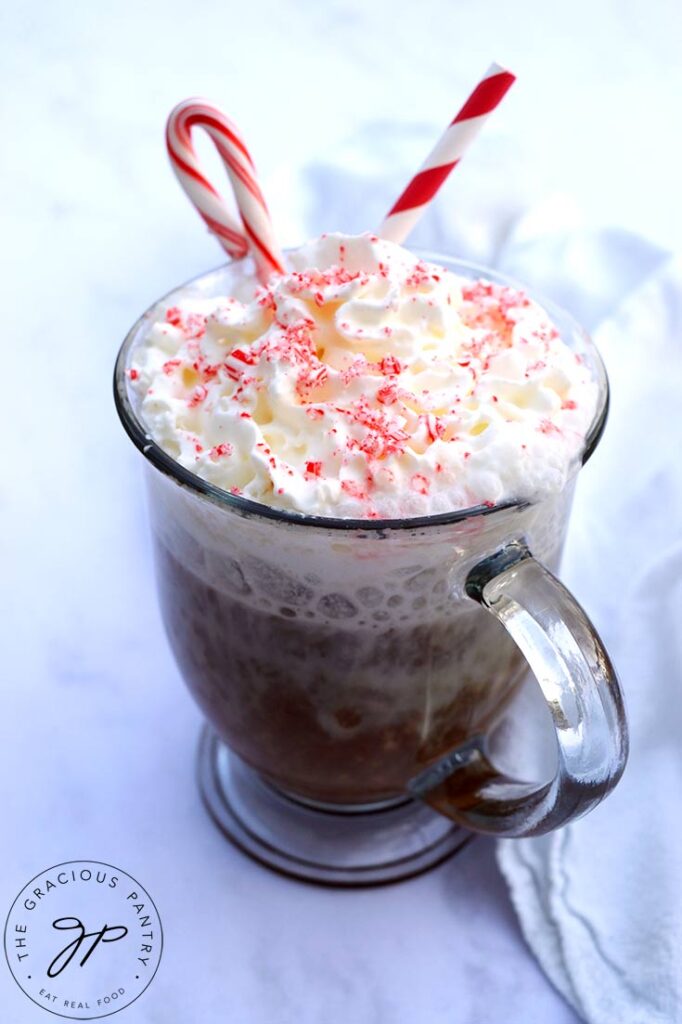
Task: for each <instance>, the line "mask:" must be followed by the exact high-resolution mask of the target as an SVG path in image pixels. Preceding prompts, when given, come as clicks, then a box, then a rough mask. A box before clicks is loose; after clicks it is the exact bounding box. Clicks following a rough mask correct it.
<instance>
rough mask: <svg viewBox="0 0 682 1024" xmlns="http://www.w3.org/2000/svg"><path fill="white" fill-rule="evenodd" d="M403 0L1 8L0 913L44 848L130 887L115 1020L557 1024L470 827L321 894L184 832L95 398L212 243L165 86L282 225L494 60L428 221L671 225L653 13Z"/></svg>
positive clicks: (404, 139)
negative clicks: (440, 860) (233, 143)
mask: <svg viewBox="0 0 682 1024" xmlns="http://www.w3.org/2000/svg"><path fill="white" fill-rule="evenodd" d="M420 10H421V11H422V12H423V13H422V14H421V15H420V17H419V19H418V21H416V22H415V21H414V19H413V18H409V19H408V18H407V16H406V15H405V17H404V20H403V15H402V14H401V15H400V16H397V15H396V14H395V13H391V12H392V11H394V8H393V7H392V6H391V5H389V4H388V3H387V2H381V3H375V4H373V5H370V7H369V9H367V6H366V5H365V4H363V3H361V2H360V0H352V2H349V3H340V2H339V3H330V4H327V5H316V4H312V3H310V4H304V3H302V2H298V3H289V4H286V5H283V4H277V3H276V2H275V0H260V2H259V3H257V4H251V5H243V6H242V5H241V4H239V5H238V4H235V3H230V2H227V3H222V4H217V3H207V2H205V0H196V2H195V3H193V4H192V5H191V6H190V7H185V6H184V5H182V4H180V3H178V2H176V0H166V2H165V3H163V4H162V3H160V2H152V3H150V4H145V5H139V4H133V3H132V2H122V3H118V4H87V3H85V2H73V3H66V2H56V3H47V2H45V3H39V2H37V0H33V2H29V3H25V4H22V5H15V6H14V7H13V8H12V9H9V8H8V9H6V11H5V12H4V14H3V15H2V26H0V27H1V29H2V30H1V31H0V56H1V62H0V66H1V67H2V69H3V70H2V75H3V79H4V81H3V105H2V110H1V111H0V125H1V127H2V134H3V139H4V140H5V143H6V147H5V153H4V156H3V162H2V167H1V168H0V180H1V183H2V189H1V191H0V195H1V196H2V204H3V207H4V211H3V224H4V227H3V244H2V246H0V260H1V261H2V264H1V270H2V280H3V283H4V289H3V302H2V315H3V335H4V341H3V362H4V373H3V402H4V405H5V410H6V412H5V417H4V426H3V430H2V439H3V445H2V451H3V462H4V472H3V474H2V477H1V478H0V514H1V515H2V524H3V529H2V533H1V535H0V537H1V540H0V547H1V550H2V566H3V568H2V576H1V584H0V586H1V588H2V589H1V592H0V600H1V602H2V617H1V618H0V634H1V639H0V643H1V649H2V652H3V659H2V661H3V683H4V685H3V702H4V708H3V714H2V716H1V717H0V730H1V732H0V737H1V742H0V778H1V780H2V782H1V786H2V792H1V799H2V805H3V815H4V824H5V828H4V829H3V839H2V849H1V854H0V857H1V860H0V864H1V867H2V871H1V873H0V913H2V912H3V908H9V905H10V903H11V901H12V899H13V898H14V896H15V895H16V893H17V892H18V891H19V889H20V888H21V887H22V886H23V884H24V883H25V882H26V881H27V880H28V879H29V878H30V877H31V876H32V875H34V874H35V873H37V872H38V871H40V870H41V869H43V868H45V867H47V866H48V865H50V864H53V863H56V862H59V861H63V860H69V859H73V858H91V859H100V860H104V861H109V862H111V863H114V864H120V866H121V867H122V868H124V869H125V870H127V871H128V872H130V873H131V874H132V875H134V876H137V877H139V879H140V881H141V882H142V883H143V884H144V885H146V886H147V888H148V889H149V890H150V892H151V894H152V896H153V897H154V899H155V900H156V902H157V905H158V907H159V910H160V913H161V917H162V920H163V922H164V926H165V938H166V946H165V952H164V958H163V961H162V965H161V968H160V971H159V973H158V975H157V977H156V979H155V981H154V982H153V984H152V986H151V988H150V989H149V990H148V992H147V993H146V994H145V995H144V996H143V997H142V999H140V1000H139V1002H138V1003H136V1004H135V1005H134V1006H132V1007H131V1008H130V1009H128V1010H126V1011H125V1012H124V1015H123V1016H121V1017H120V1018H117V1019H121V1020H127V1021H130V1022H131V1024H136V1022H144V1024H152V1022H156V1021H159V1022H160V1021H163V1022H164V1024H180V1022H185V1021H189V1020H202V1021H205V1022H206V1024H213V1022H218V1021H223V1020H229V1021H244V1020H249V1021H255V1022H261V1021H262V1022H268V1024H270V1022H273V1021H276V1022H278V1024H279V1022H282V1024H285V1022H290V1021H291V1022H294V1021H295V1022H297V1024H306V1022H308V1021H310V1022H313V1021H315V1022H316V1024H317V1022H329V1024H336V1022H342V1021H343V1022H345V1021H347V1020H353V1021H357V1022H358V1024H370V1022H371V1024H374V1022H377V1024H378V1022H382V1021H391V1022H403V1021H404V1022H407V1021H413V1020H420V1021H424V1022H425V1024H441V1022H442V1024H446V1022H460V1021H461V1022H466V1024H469V1022H475V1024H487V1022H490V1024H497V1022H498V1021H500V1020H502V1019H504V1020H505V1022H508V1024H515V1022H518V1024H532V1022H535V1021H538V1022H540V1021H542V1022H543V1024H568V1022H572V1021H575V1020H577V1018H576V1017H575V1015H574V1013H573V1012H572V1011H571V1010H570V1009H569V1008H568V1007H567V1006H566V1005H565V1004H564V1003H563V1001H562V1000H561V998H560V997H559V996H558V995H557V994H556V992H555V991H554V990H553V989H552V988H551V986H550V985H549V983H548V982H547V981H546V979H545V977H544V975H543V974H542V973H541V972H540V969H539V968H538V967H537V965H536V963H535V961H534V960H533V958H532V957H531V955H530V953H529V952H528V950H527V948H526V946H525V945H524V943H523V940H522V939H521V936H520V932H519V929H518V926H517V923H516V920H515V918H514V916H513V913H512V910H511V907H510V903H509V900H508V897H507V894H506V891H505V888H504V885H503V882H502V880H501V878H500V876H499V874H498V871H497V868H496V867H495V864H494V859H493V851H492V846H491V845H490V844H489V843H488V842H486V841H483V840H477V841H476V842H475V843H473V844H472V845H471V846H470V847H469V848H468V849H467V850H466V851H465V852H464V853H462V854H461V855H460V856H459V857H458V858H456V859H455V860H453V861H451V862H450V863H448V864H446V865H444V866H442V867H440V868H439V869H437V870H436V871H434V872H432V873H431V874H430V875H428V876H425V877H422V878H420V879H417V880H415V881H412V882H409V883H404V884H401V885H399V886H393V887H389V888H386V889H380V890H376V891H370V892H363V893H344V892H332V891H324V890H318V889H315V888H309V887H306V886H304V885H299V884H297V883H294V882H287V881H285V880H283V879H281V878H278V877H276V876H274V875H271V874H269V873H268V872H266V871H265V870H263V869H261V868H259V867H257V866H256V865H254V864H252V863H250V862H249V861H247V860H246V859H245V858H244V857H242V856H241V855H240V854H238V853H237V852H235V851H234V850H232V849H231V848H230V847H229V846H228V845H227V844H226V843H225V842H224V841H223V839H222V838H221V836H220V835H219V834H218V833H217V831H216V830H215V829H214V827H213V825H212V824H211V823H210V822H209V821H208V819H207V817H206V816H205V814H204V812H203V810H202V808H201V806H200V803H199V799H198V796H197V793H196V790H195V786H194V781H193V777H192V765H193V757H194V747H195V741H196V737H197V732H198V728H199V715H198V713H197V711H196V710H195V709H194V706H193V705H192V703H191V701H190V698H189V696H188V695H187V694H186V693H185V691H184V689H183V686H182V683H181V681H180V679H179V676H178V673H177V671H176V669H175V667H174V665H173V663H172V660H171V657H170V654H169V652H168V651H167V648H166V643H165V640H164V637H163V634H162V630H161V625H160V620H159V616H158V612H157V609H156V598H155V593H154V587H153V582H152V575H151V565H150V554H149V542H148V535H147V528H146V522H145V510H144V505H143V501H142V490H141V486H140V482H141V481H140V467H139V464H138V457H137V456H136V453H135V452H134V451H133V449H132V446H131V445H130V444H129V443H128V442H127V440H126V439H125V437H124V435H123V433H122V431H121V429H120V427H119V424H118V422H117V420H116V417H115V413H114V410H113V404H112V401H111V397H110V375H111V367H112V363H113V358H114V355H115V351H116V348H117V345H118V343H119V341H120V339H121V338H122V336H123V334H124V332H125V330H126V328H127V327H128V326H129V324H130V322H131V321H132V320H133V319H134V318H135V316H136V315H137V314H138V312H140V310H141V309H142V308H144V307H145V306H146V305H147V304H148V303H149V302H150V301H151V300H152V299H154V298H155V297H156V296H157V295H158V294H160V293H162V292H163V291H165V290H167V289H168V288H169V287H170V286H172V285H174V284H176V283H177V282H178V281H179V280H182V279H184V278H186V277H188V276H191V275H193V274H194V273H196V272H197V271H199V270H201V269H204V268H205V267H207V266H209V265H212V264H215V263H217V262H219V259H220V257H219V252H218V250H217V248H216V246H215V243H214V242H213V241H212V240H211V239H210V238H209V237H208V236H206V235H205V234H204V233H203V231H202V230H201V228H200V226H199V223H198V221H197V220H196V219H195V217H194V214H193V212H192V211H191V209H190V208H189V206H188V205H187V204H186V202H185V201H184V199H183V198H182V197H181V196H180V193H179V191H178V189H177V185H176V184H175V182H174V180H173V178H172V176H171V174H170V172H169V171H168V168H167V166H166V158H165V154H164V151H163V148H162V134H161V133H162V125H163V121H164V118H165V115H166V113H167V111H168V109H169V108H170V107H171V106H172V104H173V103H174V102H175V101H176V100H178V99H180V98H182V97H184V96H185V95H187V94H191V93H204V94H207V95H210V96H212V97H214V98H215V100H216V101H217V102H218V103H220V104H222V105H224V106H225V107H226V109H228V110H229V111H230V112H231V113H232V114H233V115H234V116H235V117H236V118H237V119H238V121H239V122H240V123H241V124H242V126H243V127H244V130H245V132H246V134H247V135H248V138H249V141H250V142H251V145H252V148H253V150H254V152H255V154H256V158H257V161H258V164H259V166H260V167H261V168H262V170H263V176H264V180H265V184H266V186H267V188H268V193H269V195H270V197H271V205H272V208H273V213H274V215H275V217H276V219H277V221H278V223H279V224H280V225H281V230H282V235H283V238H284V241H285V242H289V243H293V242H296V241H297V240H298V239H300V237H301V235H302V233H304V232H307V231H310V232H312V231H314V230H321V229H323V228H325V227H326V228H332V227H340V228H349V229H353V228H361V227H364V226H372V225H370V224H369V223H366V224H365V223H355V222H354V218H355V219H357V218H359V217H360V216H361V215H362V216H363V217H367V218H369V219H371V218H373V219H374V220H375V221H377V220H379V219H380V217H381V215H382V214H383V212H384V210H385V208H386V206H387V205H388V203H390V201H391V200H392V198H393V197H394V194H395V191H396V189H397V188H398V187H399V186H400V185H401V184H402V183H403V179H404V177H405V174H406V172H407V173H409V172H410V171H411V170H412V169H413V165H414V164H415V163H417V162H418V161H419V160H420V159H421V156H422V154H423V152H424V149H425V148H426V146H427V145H428V142H429V140H430V139H431V138H432V137H433V133H434V132H437V131H438V130H439V129H440V127H441V126H442V124H443V123H444V122H445V120H446V119H447V118H448V116H451V114H452V112H453V110H454V106H455V104H456V102H457V101H458V100H459V99H460V98H461V97H462V95H463V94H464V93H465V91H466V89H467V87H468V86H469V84H470V83H471V82H472V81H474V80H475V79H476V77H477V76H478V75H479V73H480V72H481V70H482V69H484V68H485V67H486V65H487V63H488V62H489V60H490V59H492V58H493V57H494V58H496V59H497V60H499V61H503V62H505V63H508V64H509V65H510V66H512V67H513V68H514V70H515V71H516V72H517V73H518V74H519V76H520V81H519V84H518V86H516V87H515V89H514V91H513V93H512V94H511V95H510V97H509V99H508V101H507V106H506V110H505V113H504V116H501V117H500V119H499V121H498V124H497V125H495V124H492V123H491V125H490V130H489V132H488V134H487V136H486V138H485V139H482V140H481V145H480V148H479V149H478V150H477V154H478V155H477V154H476V153H472V155H471V160H470V161H469V160H467V166H466V167H464V166H463V167H462V168H461V169H460V171H459V172H458V173H460V175H461V178H460V182H459V183H458V184H457V185H455V183H454V179H453V183H452V191H451V193H449V194H450V195H451V197H453V205H452V207H450V206H448V207H447V208H446V207H445V206H443V207H442V208H441V211H440V212H441V219H440V222H439V224H436V223H435V221H434V222H432V224H431V228H430V229H428V226H427V228H425V229H424V230H425V231H427V235H425V237H428V238H436V239H438V240H441V241H442V242H443V243H444V244H450V245H453V244H455V243H456V242H457V243H459V246H460V248H461V249H462V253H463V255H469V256H476V255H478V256H483V257H486V256H488V257H492V256H494V254H495V246H496V244H497V243H498V242H499V241H500V240H501V239H503V237H504V234H505V231H506V230H507V228H508V225H509V223H510V222H511V219H512V218H513V217H515V216H516V215H517V214H518V213H519V212H520V211H521V210H523V209H524V208H525V207H526V206H528V205H529V204H531V203H536V202H538V201H541V200H543V199H545V198H546V197H547V196H548V195H550V194H551V193H554V192H557V191H559V192H563V193H568V194H569V195H570V196H571V197H573V199H574V200H575V201H576V203H577V204H578V206H580V207H582V209H583V210H584V211H586V216H587V217H588V219H591V220H595V219H599V220H601V221H605V222H610V223H613V224H616V225H620V226H622V227H626V228H629V229H631V230H634V231H637V232H641V233H644V234H647V235H648V236H650V237H651V238H653V239H654V240H655V241H656V242H658V243H659V244H661V245H662V246H664V247H676V246H677V245H678V244H679V239H680V235H681V234H682V207H680V205H679V203H676V202H674V200H675V196H676V189H677V187H678V183H677V180H676V177H675V175H676V173H677V172H676V158H677V147H678V142H677V139H676V137H675V135H674V134H673V133H672V132H671V131H670V130H669V128H670V126H671V124H673V123H674V120H675V116H676V113H675V110H674V104H673V99H672V98H673V97H674V96H675V95H676V94H677V95H679V91H680V86H681V85H682V69H681V68H680V65H679V62H678V60H677V41H678V39H679V32H678V31H676V30H677V29H679V14H678V11H679V8H678V7H677V5H675V4H673V3H672V2H671V3H667V2H666V0H656V2H654V3H650V4H647V5H645V7H642V5H641V4H634V3H622V2H616V0H608V2H606V3H604V4H601V5H600V6H599V9H598V10H597V9H596V8H595V5H594V4H593V3H591V2H588V0H577V2H576V3H573V4H572V5H571V7H570V10H569V9H565V10H562V13H561V14H558V13H555V12H554V6H553V5H547V4H545V3H540V2H538V3H535V2H530V0H527V2H520V3H518V4H513V5H508V4H505V3H503V2H502V0H496V2H494V3H491V4H489V5H486V6H485V9H483V8H482V7H481V6H480V5H477V6H474V5H470V4H464V3H456V4H453V3H447V4H446V3H436V2H425V3H424V4H423V5H421V7H420ZM576 110H577V113H576ZM369 122H374V125H373V127H372V128H371V133H370V134H371V137H372V139H373V140H374V142H373V144H372V145H371V146H367V147H366V148H365V149H363V145H362V142H361V141H360V142H359V141H358V139H360V140H361V139H362V138H367V134H368V129H367V127H366V126H367V124H368V123H369ZM363 126H364V132H363ZM384 161H385V162H384ZM339 168H341V170H339ZM467 168H468V169H467ZM481 180H484V181H485V182H486V183H487V186H486V190H485V193H484V195H485V201H484V200H483V199H482V198H481V196H482V195H483V193H481V190H480V189H479V187H478V185H479V181H481ZM652 182H653V183H654V184H653V185H652V184H651V183H652ZM359 188H360V189H362V192H361V194H360V193H359V192H358V191H357V190H358V189H359ZM455 196H457V197H458V198H461V199H462V200H463V202H462V207H461V208H460V207H458V206H457V205H456V204H455V203H454V197H455ZM311 197H312V198H311ZM360 199H361V201H360ZM562 209H564V211H565V210H567V209H568V210H569V211H570V210H571V209H572V207H571V206H570V204H568V206H567V205H566V204H564V205H563V207H562ZM345 218H347V220H346V219H345ZM331 220H333V221H334V222H335V223H331V222H330V221H331ZM428 230H430V234H428ZM8 404H9V410H8V411H7V405H8ZM586 578H587V577H586ZM572 582H573V583H579V582H580V580H579V579H576V578H575V577H574V578H573V579H572ZM0 1006H2V1010H0V1019H2V1020H3V1021H4V1020H7V1021H11V1022H12V1024H32V1022H34V1021H36V1022H40V1021H42V1020H47V1019H49V1018H46V1017H45V1014H44V1012H43V1011H42V1010H40V1009H38V1008H37V1007H35V1006H34V1005H33V1004H31V1003H30V1002H28V1000H27V999H26V998H25V997H24V995H23V994H22V993H21V992H20V991H19V989H18V988H17V987H16V986H15V984H14V983H13V981H12V979H11V978H10V976H9V974H8V972H7V971H6V970H5V968H4V965H1V964H0Z"/></svg>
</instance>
